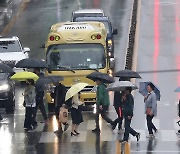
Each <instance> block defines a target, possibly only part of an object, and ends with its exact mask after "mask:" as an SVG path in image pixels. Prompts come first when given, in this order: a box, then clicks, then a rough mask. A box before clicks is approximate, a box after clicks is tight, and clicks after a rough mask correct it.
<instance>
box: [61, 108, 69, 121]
mask: <svg viewBox="0 0 180 154" xmlns="http://www.w3.org/2000/svg"><path fill="white" fill-rule="evenodd" d="M59 121H60V122H62V123H67V122H68V109H67V108H65V107H63V106H62V107H61V108H60V111H59Z"/></svg>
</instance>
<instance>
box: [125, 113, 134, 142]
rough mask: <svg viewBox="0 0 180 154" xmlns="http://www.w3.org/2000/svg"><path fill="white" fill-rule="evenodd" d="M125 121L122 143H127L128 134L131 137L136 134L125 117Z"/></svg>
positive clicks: (129, 120)
mask: <svg viewBox="0 0 180 154" xmlns="http://www.w3.org/2000/svg"><path fill="white" fill-rule="evenodd" d="M124 120H125V132H124V139H123V140H124V141H128V139H129V133H130V134H131V135H133V136H136V135H137V132H136V131H135V130H134V129H132V128H131V119H128V117H127V116H125V117H124Z"/></svg>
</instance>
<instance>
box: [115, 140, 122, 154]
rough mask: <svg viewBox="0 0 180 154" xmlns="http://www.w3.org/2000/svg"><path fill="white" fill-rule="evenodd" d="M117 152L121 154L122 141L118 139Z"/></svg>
mask: <svg viewBox="0 0 180 154" xmlns="http://www.w3.org/2000/svg"><path fill="white" fill-rule="evenodd" d="M116 154H121V143H120V142H119V141H116Z"/></svg>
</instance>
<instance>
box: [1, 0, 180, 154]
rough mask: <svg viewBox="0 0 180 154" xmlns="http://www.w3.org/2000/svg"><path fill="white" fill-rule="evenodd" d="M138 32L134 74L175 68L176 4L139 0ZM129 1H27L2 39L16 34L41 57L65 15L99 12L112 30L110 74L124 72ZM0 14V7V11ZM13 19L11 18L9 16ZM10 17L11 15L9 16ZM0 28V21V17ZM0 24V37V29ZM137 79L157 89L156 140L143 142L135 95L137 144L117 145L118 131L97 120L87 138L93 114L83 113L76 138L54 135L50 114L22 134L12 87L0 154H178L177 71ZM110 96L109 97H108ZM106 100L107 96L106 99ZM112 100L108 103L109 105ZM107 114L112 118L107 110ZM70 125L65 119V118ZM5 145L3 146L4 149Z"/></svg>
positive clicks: (179, 65)
mask: <svg viewBox="0 0 180 154" xmlns="http://www.w3.org/2000/svg"><path fill="white" fill-rule="evenodd" d="M19 2H20V1H18V0H16V1H14V3H15V4H16V5H13V8H16V11H17V10H18V7H17V6H19V5H18V4H19ZM140 2H141V10H140V11H141V12H140V21H139V22H140V27H139V38H138V51H137V52H138V59H137V71H149V70H150V71H151V70H153V71H157V70H175V69H180V51H179V50H180V44H179V42H180V2H179V0H141V1H140ZM132 3H133V0H128V1H127V0H111V1H109V0H74V1H72V0H55V1H49V0H44V1H43V2H42V1H40V0H31V1H30V2H29V3H27V8H26V9H25V10H23V11H22V14H21V16H20V18H18V19H17V20H16V22H15V23H14V24H13V25H12V27H11V28H10V29H9V31H7V32H6V34H5V35H7V36H12V35H17V36H19V37H20V39H21V40H22V44H24V45H25V46H28V47H30V48H31V52H30V56H31V57H38V58H44V49H42V48H40V47H41V45H42V44H44V43H45V40H46V37H47V34H48V31H49V28H50V26H51V25H52V24H54V23H56V22H59V21H67V20H70V19H71V13H72V11H74V10H78V9H80V8H101V9H103V10H104V12H105V14H106V15H107V16H109V17H110V19H111V21H112V24H113V27H114V28H118V32H119V34H118V36H116V37H115V60H116V70H120V69H123V68H124V63H125V53H126V47H127V40H128V29H129V21H130V14H131V9H132ZM15 6H16V7H15ZM0 9H1V6H0ZM12 14H13V13H12ZM13 15H14V14H13ZM0 24H1V16H0ZM4 27H5V25H4V26H1V25H0V28H1V29H0V32H2V30H4V29H3V28H4ZM141 76H142V80H136V84H137V85H138V83H139V81H152V82H153V83H155V84H156V85H157V86H158V88H159V89H160V90H161V95H162V96H161V101H160V102H158V116H157V117H156V118H155V119H154V123H155V125H156V126H157V128H158V130H159V132H158V134H157V136H156V139H154V140H149V139H147V138H146V134H147V126H146V120H145V115H144V103H143V97H142V96H141V95H140V94H139V93H138V91H136V93H135V113H134V117H133V122H132V127H133V128H134V129H136V130H137V131H138V132H140V133H141V139H140V142H139V143H138V144H137V142H136V138H134V137H131V138H130V142H129V143H128V144H125V145H122V144H121V143H120V142H119V140H121V139H122V137H123V131H122V132H120V133H118V130H117V129H115V130H114V131H112V130H111V126H110V125H108V124H107V123H106V122H105V121H103V120H102V119H101V120H100V127H101V129H102V131H101V134H100V135H97V134H92V132H91V130H92V129H94V127H95V121H94V118H95V115H94V113H93V109H92V108H91V109H88V111H87V110H86V111H84V112H83V116H84V122H83V123H82V124H81V125H80V127H79V132H80V135H79V136H78V137H71V136H70V132H71V126H70V127H69V129H68V131H67V132H65V133H63V134H61V133H54V131H55V130H57V128H58V124H57V120H56V118H55V116H54V114H53V113H50V114H49V123H48V124H46V125H45V124H44V123H40V121H42V119H43V118H42V115H41V114H40V113H38V117H37V121H38V127H37V129H36V130H33V131H32V132H28V133H26V132H24V130H23V122H24V107H23V106H22V103H23V97H22V92H23V89H22V88H20V87H17V92H16V111H15V114H14V115H13V114H10V115H7V114H5V111H4V109H1V110H0V112H1V113H2V115H3V117H7V118H8V120H7V121H6V122H4V123H0V153H2V154H4V153H5V154H11V153H17V154H19V153H43V154H46V153H47V154H49V153H55V154H57V153H62V154H64V153H67V154H73V153H82V154H84V153H85V154H100V153H102V154H113V153H121V152H120V151H122V150H123V151H124V150H125V151H126V153H132V154H133V153H143V154H145V153H163V154H164V153H177V154H178V153H179V151H180V141H179V137H178V136H177V135H176V131H177V130H178V129H179V126H178V125H177V124H176V122H177V120H178V118H177V109H176V104H177V101H178V99H180V94H177V93H174V92H173V91H174V89H175V88H176V87H177V86H180V72H163V73H157V72H156V73H149V74H148V73H146V74H141ZM111 96H112V93H111ZM111 98H112V97H111ZM112 101H113V100H111V103H112ZM108 115H109V116H110V117H111V118H112V119H115V118H116V114H115V110H114V108H113V106H112V105H111V106H110V110H109V113H108ZM69 123H71V118H69ZM7 143H8V144H7Z"/></svg>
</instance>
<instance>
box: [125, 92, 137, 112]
mask: <svg viewBox="0 0 180 154" xmlns="http://www.w3.org/2000/svg"><path fill="white" fill-rule="evenodd" d="M133 110H134V98H133V96H132V94H127V95H126V99H125V100H124V101H123V115H124V116H133Z"/></svg>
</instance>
